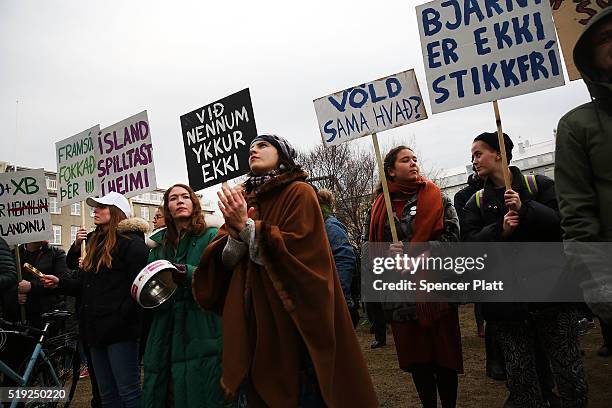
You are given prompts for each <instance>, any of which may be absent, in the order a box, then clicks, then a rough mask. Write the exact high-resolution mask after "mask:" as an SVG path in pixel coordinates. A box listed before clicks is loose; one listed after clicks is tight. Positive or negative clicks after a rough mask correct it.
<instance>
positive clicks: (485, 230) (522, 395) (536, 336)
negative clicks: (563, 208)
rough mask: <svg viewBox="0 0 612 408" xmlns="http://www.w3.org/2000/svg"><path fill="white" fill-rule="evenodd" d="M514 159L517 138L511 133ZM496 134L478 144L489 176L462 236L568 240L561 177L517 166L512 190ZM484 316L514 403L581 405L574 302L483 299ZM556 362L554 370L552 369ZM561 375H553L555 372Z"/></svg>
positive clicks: (468, 210) (469, 209) (475, 160)
mask: <svg viewBox="0 0 612 408" xmlns="http://www.w3.org/2000/svg"><path fill="white" fill-rule="evenodd" d="M504 144H505V150H506V156H507V160H508V161H510V160H511V159H512V147H513V143H512V140H511V139H510V137H508V135H506V134H504ZM502 163H503V162H502V159H501V149H500V145H499V141H498V137H497V133H482V134H481V135H479V136H477V137H476V138H475V139H474V142H473V143H472V164H473V165H474V167H475V169H476V171H477V172H478V175H479V176H480V177H482V178H483V179H484V180H485V183H484V188H483V189H482V190H479V191H477V192H476V193H475V194H474V195H473V196H472V197H471V198H470V200H469V201H468V203H467V204H466V206H465V212H464V222H463V227H464V229H463V231H462V235H463V237H464V239H465V241H468V242H556V241H560V240H561V226H560V215H559V208H558V205H557V199H556V196H555V188H554V182H553V181H552V180H551V179H550V178H548V177H545V176H541V175H536V176H526V175H523V174H522V173H521V171H520V170H519V169H518V168H517V167H514V166H510V167H509V168H508V171H509V172H510V177H511V187H512V188H511V189H509V190H506V188H505V183H504V176H503V171H504V169H503V167H502V166H503V164H502ZM483 314H484V318H485V320H486V321H487V326H488V328H490V329H491V330H492V331H493V333H492V335H493V338H494V339H495V341H496V342H498V343H499V345H500V348H501V350H502V353H503V355H504V360H505V364H506V367H505V368H506V374H507V378H508V381H507V385H508V389H509V391H510V395H509V396H508V400H507V402H506V406H508V407H515V406H516V407H545V406H549V404H551V405H553V404H555V403H556V402H557V398H558V397H556V395H554V394H553V392H552V389H553V387H554V386H555V383H556V386H557V390H558V391H559V394H560V398H561V402H562V404H563V405H562V406H564V407H565V406H567V407H582V406H585V405H586V402H587V385H586V380H585V376H584V368H583V366H582V360H581V357H580V351H579V347H578V331H577V325H576V322H577V321H578V314H577V312H576V311H575V310H574V309H573V308H572V307H570V306H564V305H559V304H548V305H542V304H535V303H529V304H528V303H520V302H512V303H483ZM551 367H552V373H551ZM553 377H554V378H553Z"/></svg>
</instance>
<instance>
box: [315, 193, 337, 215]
mask: <svg viewBox="0 0 612 408" xmlns="http://www.w3.org/2000/svg"><path fill="white" fill-rule="evenodd" d="M317 198H318V199H319V205H320V206H324V205H325V206H327V207H328V208H329V209H330V210H333V209H334V208H335V207H336V198H335V197H334V193H332V192H331V191H329V190H327V189H325V188H322V189H321V190H319V191H317Z"/></svg>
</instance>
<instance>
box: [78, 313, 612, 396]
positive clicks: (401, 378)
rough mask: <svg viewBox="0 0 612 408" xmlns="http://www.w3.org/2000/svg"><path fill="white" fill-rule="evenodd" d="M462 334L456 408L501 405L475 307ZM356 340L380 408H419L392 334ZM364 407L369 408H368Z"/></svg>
mask: <svg viewBox="0 0 612 408" xmlns="http://www.w3.org/2000/svg"><path fill="white" fill-rule="evenodd" d="M460 321H461V334H462V343H463V358H464V369H465V374H463V375H461V376H459V401H458V406H459V407H470V408H472V407H474V408H478V407H483V408H494V407H501V406H502V404H503V403H504V401H505V399H506V397H507V395H508V392H507V390H506V386H505V383H503V382H497V381H493V380H490V379H489V378H487V377H486V376H485V362H484V339H482V338H479V337H477V336H476V326H475V323H474V314H473V308H472V306H471V305H467V306H462V307H461V309H460ZM358 337H359V342H360V344H361V348H362V350H363V353H364V356H365V358H366V361H367V363H368V367H369V369H370V373H371V375H372V379H373V381H374V385H375V387H376V393H377V394H378V399H379V401H380V405H381V407H384V408H396V407H397V408H399V407H402V408H405V407H419V406H420V405H419V399H418V396H417V393H416V390H415V388H414V386H413V385H412V380H411V379H410V375H409V374H406V373H404V372H402V371H401V370H400V369H399V367H398V365H397V359H396V356H395V346H394V345H393V336H392V335H391V333H390V332H389V334H388V336H387V342H388V343H387V346H386V347H383V348H379V349H375V350H371V349H370V348H369V345H370V343H371V341H372V335H371V334H370V333H369V331H368V327H367V326H359V328H358ZM601 341H602V340H601V333H600V331H599V327H597V328H596V329H593V330H591V332H590V333H589V334H587V335H586V336H584V337H582V338H581V348H582V349H583V350H584V353H585V355H584V364H585V367H586V373H587V380H588V384H589V407H590V408H609V407H611V406H612V365H611V363H612V358H602V357H598V356H597V349H598V348H599V347H600V346H601ZM89 393H90V385H89V380H88V379H84V380H80V381H79V388H78V390H77V396H76V399H75V401H74V405H73V406H74V407H76V408H80V407H88V406H89V398H90V395H89ZM366 408H367V407H366Z"/></svg>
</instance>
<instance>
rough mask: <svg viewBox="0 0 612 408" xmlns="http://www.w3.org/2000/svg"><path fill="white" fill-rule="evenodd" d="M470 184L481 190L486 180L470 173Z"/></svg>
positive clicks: (468, 181)
mask: <svg viewBox="0 0 612 408" xmlns="http://www.w3.org/2000/svg"><path fill="white" fill-rule="evenodd" d="M467 183H468V186H470V187H472V188H476V189H478V190H480V189H481V188H482V187H483V186H484V181H482V179H480V178H478V177H476V174H470V175H469V176H468V180H467Z"/></svg>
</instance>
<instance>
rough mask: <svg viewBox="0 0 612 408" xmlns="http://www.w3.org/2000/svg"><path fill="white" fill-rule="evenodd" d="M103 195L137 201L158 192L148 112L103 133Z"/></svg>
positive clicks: (100, 138) (99, 149)
mask: <svg viewBox="0 0 612 408" xmlns="http://www.w3.org/2000/svg"><path fill="white" fill-rule="evenodd" d="M96 149H97V155H98V165H97V175H98V179H99V180H100V194H101V195H106V194H108V193H110V192H111V191H116V192H117V193H119V194H123V195H124V196H125V197H126V198H130V197H134V196H136V195H138V194H141V193H146V192H147V191H152V190H155V189H156V188H157V182H156V180H155V165H154V164H153V142H152V141H151V131H150V128H149V119H148V118H147V111H142V112H140V113H138V114H136V115H134V116H132V117H130V118H127V119H124V120H122V121H121V122H119V123H115V124H114V125H112V126H109V127H107V128H106V129H102V130H101V131H100V132H98V137H97V138H96Z"/></svg>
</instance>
